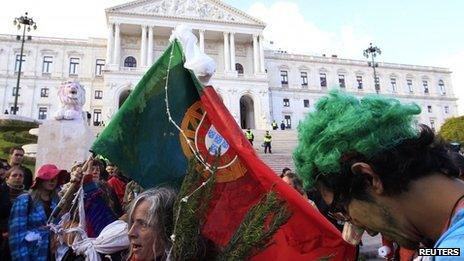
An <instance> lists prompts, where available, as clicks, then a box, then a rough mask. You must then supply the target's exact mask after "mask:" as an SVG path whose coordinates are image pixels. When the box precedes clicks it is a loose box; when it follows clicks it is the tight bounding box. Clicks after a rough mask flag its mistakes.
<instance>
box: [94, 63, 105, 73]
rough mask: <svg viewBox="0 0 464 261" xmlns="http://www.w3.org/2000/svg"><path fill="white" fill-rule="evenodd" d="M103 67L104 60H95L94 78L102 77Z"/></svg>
mask: <svg viewBox="0 0 464 261" xmlns="http://www.w3.org/2000/svg"><path fill="white" fill-rule="evenodd" d="M103 66H105V60H104V59H97V62H96V65H95V76H101V75H102V70H103Z"/></svg>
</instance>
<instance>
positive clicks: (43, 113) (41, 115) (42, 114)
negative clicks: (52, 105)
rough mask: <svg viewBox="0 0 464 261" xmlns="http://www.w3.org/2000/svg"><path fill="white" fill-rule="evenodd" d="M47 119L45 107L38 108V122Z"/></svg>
mask: <svg viewBox="0 0 464 261" xmlns="http://www.w3.org/2000/svg"><path fill="white" fill-rule="evenodd" d="M45 119H47V107H39V120H45Z"/></svg>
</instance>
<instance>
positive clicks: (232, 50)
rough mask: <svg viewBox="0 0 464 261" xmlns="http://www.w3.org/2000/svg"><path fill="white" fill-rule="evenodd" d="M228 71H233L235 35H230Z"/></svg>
mask: <svg viewBox="0 0 464 261" xmlns="http://www.w3.org/2000/svg"><path fill="white" fill-rule="evenodd" d="M230 70H231V71H235V33H230Z"/></svg>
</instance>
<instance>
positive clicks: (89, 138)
mask: <svg viewBox="0 0 464 261" xmlns="http://www.w3.org/2000/svg"><path fill="white" fill-rule="evenodd" d="M94 140H95V135H94V134H93V132H92V130H91V129H90V128H89V126H87V124H86V123H85V122H84V121H83V120H72V121H66V120H63V121H56V120H50V121H45V122H44V123H43V124H41V125H40V127H39V139H38V144H37V157H36V169H38V168H39V167H40V166H42V165H43V164H48V163H50V164H55V165H56V166H57V167H58V168H60V169H66V170H68V171H69V170H70V169H71V167H72V166H73V165H74V162H75V161H79V162H82V161H84V160H86V159H87V158H88V157H89V156H90V152H89V149H90V147H91V145H92V143H93V142H94Z"/></svg>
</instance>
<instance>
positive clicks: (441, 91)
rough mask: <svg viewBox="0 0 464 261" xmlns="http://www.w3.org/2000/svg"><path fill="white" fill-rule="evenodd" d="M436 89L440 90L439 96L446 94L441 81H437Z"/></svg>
mask: <svg viewBox="0 0 464 261" xmlns="http://www.w3.org/2000/svg"><path fill="white" fill-rule="evenodd" d="M438 88H439V89H440V94H441V95H445V94H446V90H445V83H444V82H443V80H439V81H438Z"/></svg>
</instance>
